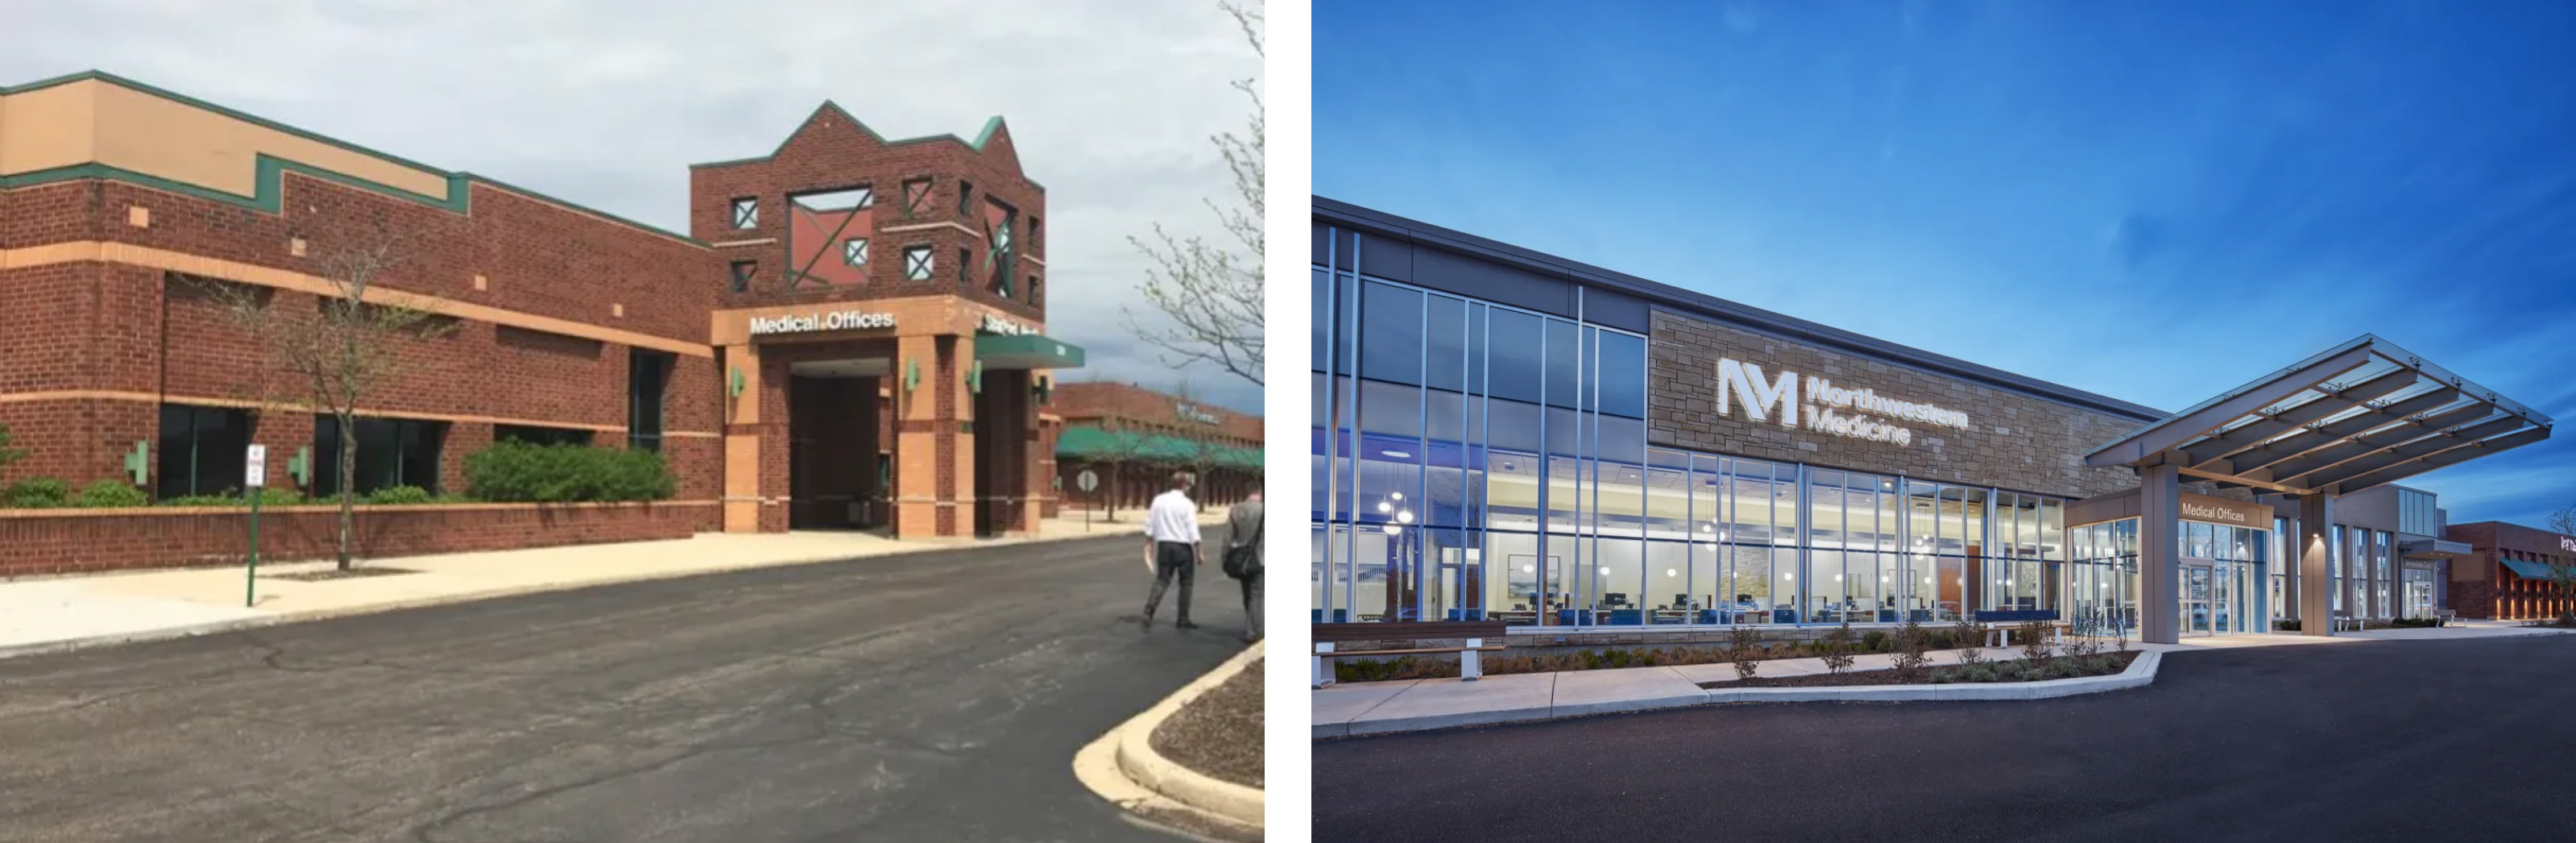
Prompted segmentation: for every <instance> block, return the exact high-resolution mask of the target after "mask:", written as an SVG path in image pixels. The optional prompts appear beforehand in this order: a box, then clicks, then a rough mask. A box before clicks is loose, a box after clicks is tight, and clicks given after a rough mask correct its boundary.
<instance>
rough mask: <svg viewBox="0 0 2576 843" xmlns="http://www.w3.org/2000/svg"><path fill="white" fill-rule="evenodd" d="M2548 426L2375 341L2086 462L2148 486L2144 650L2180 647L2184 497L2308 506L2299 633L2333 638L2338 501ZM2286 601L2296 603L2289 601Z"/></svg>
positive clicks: (2236, 393)
mask: <svg viewBox="0 0 2576 843" xmlns="http://www.w3.org/2000/svg"><path fill="white" fill-rule="evenodd" d="M2551 424H2552V422H2551V421H2550V419H2549V417H2548V416H2546V415H2542V414H2541V413H2539V412H2538V411H2536V410H2533V409H2531V408H2529V407H2526V406H2523V405H2522V404H2520V403H2518V402H2515V401H2512V400H2510V399H2507V398H2504V397H2502V396H2499V395H2497V394H2496V393H2495V392H2494V391H2492V390H2488V389H2485V388H2483V387H2480V386H2478V385H2477V384H2475V383H2472V382H2470V381H2468V380H2467V379H2465V378H2462V377H2460V376H2458V375H2454V374H2451V373H2450V372H2449V371H2447V370H2444V369H2442V368H2441V367H2439V366H2435V365H2433V364H2431V363H2429V362H2426V361H2425V360H2424V359H2423V358H2422V357H2420V356H2417V355H2415V354H2413V353H2411V352H2408V351H2406V350H2405V349H2403V348H2399V347H2397V346H2396V345H2395V344H2394V343H2390V342H2389V341H2387V340H2384V339H2381V338H2379V337H2377V336H2373V335H2369V334H2364V335H2362V336H2361V337H2358V338H2356V339H2353V340H2351V341H2349V342H2345V343H2343V344H2341V345H2337V346H2335V347H2334V348H2331V349H2327V350H2326V351H2324V352H2321V353H2319V354H2317V355H2315V356H2313V357H2310V358H2308V359H2306V360H2302V361H2300V362H2298V363H2297V364H2294V365H2291V366H2290V367H2288V368H2284V369H2281V370H2279V371H2276V372H2273V373H2272V374H2269V375H2265V376H2264V377H2262V378H2260V379H2257V380H2255V381H2254V382H2252V383H2249V384H2246V385H2244V386H2241V387H2238V388H2236V389H2233V390H2230V391H2228V392H2227V393H2225V394H2223V395H2220V396H2218V397H2216V398H2212V399H2210V400H2207V401H2203V402H2201V403H2199V404H2197V405H2194V406H2192V407H2191V408H2190V409H2187V410H2183V411H2182V412H2179V413H2175V414H2173V415H2171V416H2168V417H2166V418H2164V419H2161V420H2158V421H2156V422H2154V423H2151V424H2148V425H2147V426H2145V427H2143V428H2140V429H2138V430H2136V431H2134V432H2131V433H2130V434H2128V435H2127V436H2124V437H2121V438H2120V439H2118V440H2115V441H2113V442H2111V443H2109V444H2106V445H2103V446H2101V447H2099V448H2096V449H2094V450H2093V451H2092V452H2091V453H2089V454H2087V455H2086V456H2085V465H2087V466H2091V467H2108V466H2127V467H2129V468H2130V469H2132V470H2134V471H2136V472H2137V475H2138V478H2139V490H2138V496H2139V498H2138V504H2137V511H2138V513H2139V516H2140V521H2139V526H2138V554H2139V572H2138V573H2139V588H2138V597H2139V606H2140V615H2141V617H2140V618H2139V624H2138V626H2139V637H2140V638H2141V639H2142V640H2145V641H2148V642H2154V643H2167V644H2170V643H2173V642H2175V641H2176V640H2177V639H2178V636H2179V634H2180V632H2181V631H2182V626H2183V625H2184V623H2185V621H2186V620H2187V617H2186V615H2185V609H2184V608H2183V607H2184V605H2185V604H2184V601H2183V597H2184V595H2183V593H2182V591H2181V589H2182V587H2183V585H2184V584H2185V583H2184V580H2183V579H2182V571H2181V554H2180V550H2181V548H2180V545H2179V542H2177V541H2176V537H2177V534H2178V532H2179V531H2180V529H2181V527H2182V526H2183V521H2184V520H2185V519H2186V513H2185V507H2184V504H2185V500H2184V495H2183V490H2182V487H2183V484H2184V483H2186V482H2197V483H2206V484H2208V485H2209V486H2210V487H2211V488H2213V489H2214V490H2229V489H2242V490H2246V491H2249V492H2251V493H2252V495H2253V496H2254V497H2255V498H2257V499H2258V500H2259V499H2261V498H2262V496H2264V495H2282V496H2287V497H2289V498H2294V499H2296V500H2297V501H2298V512H2299V516H2298V519H2297V523H2296V524H2295V525H2294V526H2293V528H2292V530H2291V532H2290V534H2291V535H2293V536H2295V537H2296V538H2297V541H2296V544H2295V545H2294V546H2293V547H2292V548H2291V549H2290V550H2291V553H2293V554H2294V555H2295V556H2296V557H2297V560H2298V569H2299V578H2298V581H2297V582H2298V583H2299V585H2298V586H2297V587H2296V591H2295V592H2294V595H2295V597H2293V598H2291V599H2294V601H2295V604H2296V605H2297V606H2298V607H2299V614H2298V616H2299V617H2300V618H2301V619H2302V622H2301V624H2300V627H2299V629H2300V631H2301V632H2303V633H2305V634H2308V635H2332V634H2333V632H2334V624H2333V623H2332V622H2331V621H2330V620H2329V619H2330V618H2332V617H2334V615H2335V613H2336V610H2335V608H2334V605H2335V604H2334V601H2333V593H2332V592H2331V591H2330V590H2329V588H2327V587H2320V586H2321V585H2322V584H2326V583H2332V582H2334V580H2333V579H2332V573H2331V572H2332V565H2333V562H2334V559H2333V554H2334V544H2333V541H2332V539H2331V533H2332V530H2333V529H2334V525H2335V523H2336V521H2335V517H2334V508H2335V501H2336V499H2337V498H2339V497H2342V496H2345V495H2350V494H2353V493H2355V492H2360V491H2363V490H2365V489H2370V488H2373V487H2377V486H2381V485H2384V484H2388V483H2392V482H2395V481H2397V480H2401V479H2404V478H2406V477H2411V476H2413V475H2416V474H2420V473H2423V472H2426V471H2431V470H2433V469H2437V468H2441V467H2444V466H2448V465H2454V464H2457V463H2461V462H2466V461H2468V460H2471V459H2475V458H2477V457H2480V456H2485V455H2487V454H2492V453H2496V452H2498V451H2503V450H2507V449H2511V448H2517V447H2521V446H2523V445H2528V444H2531V443H2533V442H2538V441H2541V440H2544V439H2547V438H2549V431H2550V426H2551ZM2285 597H2288V595H2285Z"/></svg>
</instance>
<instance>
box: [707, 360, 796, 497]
mask: <svg viewBox="0 0 2576 843" xmlns="http://www.w3.org/2000/svg"><path fill="white" fill-rule="evenodd" d="M724 351H725V353H724V358H723V359H724V370H723V371H719V372H717V373H716V377H717V383H718V384H719V385H720V387H719V388H720V389H722V390H724V391H725V392H726V396H725V399H724V492H723V497H722V500H723V501H724V531H725V532H728V533H753V532H759V531H760V530H761V510H762V508H763V507H762V501H761V497H762V496H761V488H762V480H763V478H762V476H761V475H762V473H763V470H764V469H766V468H768V465H767V461H765V460H763V459H762V458H761V451H762V446H763V445H764V444H765V443H764V440H765V439H771V438H776V437H773V436H765V435H764V432H765V430H766V428H767V425H765V424H764V421H765V420H767V419H770V418H771V417H772V416H771V411H770V410H769V408H768V407H767V406H766V404H767V401H766V400H765V398H764V396H766V395H767V394H768V393H769V392H771V391H773V390H779V389H785V388H786V384H784V383H780V384H776V385H774V386H773V385H771V384H770V383H769V379H768V378H766V377H763V376H762V374H763V373H762V371H761V361H760V347H759V346H755V345H750V344H744V345H734V346H726V347H725V350H724ZM737 374H739V375H740V377H741V378H742V392H741V393H740V394H732V392H731V390H732V384H733V378H734V377H735V376H736V375H737ZM785 403H786V402H785V397H784V395H783V394H782V395H781V396H780V401H779V404H780V407H781V408H782V409H783V408H784V407H785ZM783 469H784V466H781V470H780V472H779V473H780V474H781V477H780V480H781V482H784V481H785V477H784V474H785V472H784V470H783Z"/></svg>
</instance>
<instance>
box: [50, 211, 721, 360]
mask: <svg viewBox="0 0 2576 843" xmlns="http://www.w3.org/2000/svg"><path fill="white" fill-rule="evenodd" d="M65 263H107V264H117V265H120V266H134V267H142V268H145V269H157V270H161V271H164V272H179V273H185V274H188V275H197V276H203V277H207V278H215V279H221V280H224V281H234V282H239V283H243V284H257V285H260V286H263V287H275V288H278V289H281V290H294V291H296V292H301V293H311V294H313V295H319V296H337V295H339V288H338V287H336V286H334V285H333V284H332V283H331V281H329V280H328V279H324V278H322V277H320V276H314V275H306V274H304V273H301V272H294V271H290V270H284V269H277V268H275V267H266V266H259V265H257V264H248V263H241V262H239V261H227V260H216V259H214V258H205V257H198V256H196V255H190V254H186V253H182V252H173V251H170V250H167V249H155V248H152V247H149V246H137V245H133V244H130V243H109V242H103V241H97V240H82V241H74V242H69V243H51V244H47V245H43V246H29V247H26V248H23V249H0V269H23V268H29V267H39V266H52V265H55V264H65ZM366 300H367V302H368V303H370V304H384V305H392V306H395V307H407V308H411V309H414V310H424V311H428V312H431V313H436V314H438V315H440V316H449V317H454V318H458V319H470V320H473V321H476V322H489V323H491V324H495V325H508V326H510V327H513V328H526V329H528V330H531V331H543V332H546V333H550V334H562V335H565V336H572V337H580V338H583V339H590V340H598V341H600V342H605V343H612V344H616V345H628V346H634V347H636V348H650V349H654V350H657V351H668V352H671V353H674V354H685V355H689V356H691V357H714V356H715V349H714V348H713V347H710V346H707V345H702V344H699V343H693V342H686V341H682V340H674V339H668V338H664V337H657V336H653V335H651V334H642V333H637V332H634V331H627V330H621V329H617V328H607V327H601V326H598V325H591V324H587V323H582V322H575V321H572V320H569V319H557V318H554V317H551V316H539V315H536V314H533V313H523V312H520V311H515V310H505V309H502V308H498V307H492V306H489V305H480V304H472V303H469V302H461V301H457V300H454V299H448V298H441V297H439V296H432V295H425V294H421V293H409V292H403V291H401V290H393V289H386V288H381V287H380V288H376V289H372V290H369V291H368V292H367V296H366Z"/></svg>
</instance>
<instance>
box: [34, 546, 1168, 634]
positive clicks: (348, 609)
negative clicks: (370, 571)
mask: <svg viewBox="0 0 2576 843" xmlns="http://www.w3.org/2000/svg"><path fill="white" fill-rule="evenodd" d="M1202 520H1205V519H1204V518H1202ZM1126 532H1127V531H1120V532H1104V533H1099V534H1080V535H1056V536H1014V537H1010V538H1002V539H987V540H983V541H980V542H974V543H962V542H961V543H954V544H949V543H939V544H923V545H921V546H918V547H907V548H903V549H900V550H895V551H892V552H887V553H874V554H868V555H865V556H859V557H845V556H842V555H839V554H834V553H819V554H812V555H809V556H802V557H796V558H786V559H779V560H774V561H770V562H766V563H763V564H758V565H749V566H737V567H727V568H707V569H682V570H654V571H639V572H634V573H631V574H628V575H622V576H614V577H607V578H596V579H588V580H580V581H573V582H557V583H537V584H530V585H518V586H508V587H503V588H494V589H485V590H479V591H459V592H452V593H447V594H431V595H422V596H418V597H407V598H399V599H393V600H384V601H379V602H373V603H366V604H362V605H353V606H333V607H327V608H319V609H307V610H301V611H291V612H276V613H272V614H263V615H257V616H253V617H239V618H228V619H224V620H216V621H207V622H202V623H189V624H178V625H173V626H164V627H154V628H147V629H133V630H119V631H116V632H109V633H103V634H99V635H90V636H82V637H76V638H63V639H56V640H50V641H39V642H35V643H30V644H16V645H0V659H10V658H18V657H21V656H35V655H44V654H48V653H60V652H68V651H72V650H85V649H91V648H95V647H109V646H116V645H121V644H134V643H142V642H147V641H161V640H167V639H173V638H190V637H195V636H199V635H217V634H222V633H227V632H239V631H242V630H247V629H257V628H260V627H267V626H276V625H280V624H290V623H304V622H307V621H319V620H329V619H332V618H338V617H347V616H351V615H365V614H374V613H377V612H392V611H399V610H403V609H417V608H424V607H429V606H443V605H447V604H450V603H469V602H474V601H479V600H496V599H501V598H505V597H519V596H524V595H529V594H542V593H546V592H552V591H571V590H574V589H582V588H593V587H597V586H607V585H623V584H628V583H638V582H651V581H656V580H671V579H681V578H685V577H699V576H712V575H717V574H726V573H734V572H739V571H747V570H756V569H761V568H779V567H789V566H794V565H812V564H824V563H830V562H837V561H843V560H844V559H876V558H882V557H886V556H901V555H908V554H914V553H940V552H946V551H955V550H964V549H969V548H976V547H991V546H1000V545H1014V544H1034V543H1046V542H1060V541H1078V540H1083V539H1097V538H1109V537H1115V536H1118V535H1122V534H1125V533H1126ZM613 546H615V545H614V543H612V544H607V545H589V546H588V547H613ZM404 558H406V557H384V558H371V559H365V560H361V561H360V564H362V565H395V566H399V565H400V564H401V562H402V560H403V559H404ZM174 570H182V569H174ZM117 573H118V574H136V573H148V571H121V572H117ZM57 581H59V580H57ZM5 582H8V581H5V580H0V583H5Z"/></svg>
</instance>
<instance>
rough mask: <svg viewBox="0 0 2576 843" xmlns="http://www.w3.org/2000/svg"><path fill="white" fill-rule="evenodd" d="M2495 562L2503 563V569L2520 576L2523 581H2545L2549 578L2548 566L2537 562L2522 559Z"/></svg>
mask: <svg viewBox="0 0 2576 843" xmlns="http://www.w3.org/2000/svg"><path fill="white" fill-rule="evenodd" d="M2496 561H2498V562H2502V563H2504V567H2505V568H2506V569H2507V570H2510V571H2512V572H2514V573H2517V574H2521V575H2522V576H2523V578H2524V579H2532V580H2545V579H2548V578H2549V566H2547V565H2543V564H2541V563H2538V562H2531V561H2527V560H2522V559H2498V560H2496Z"/></svg>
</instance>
